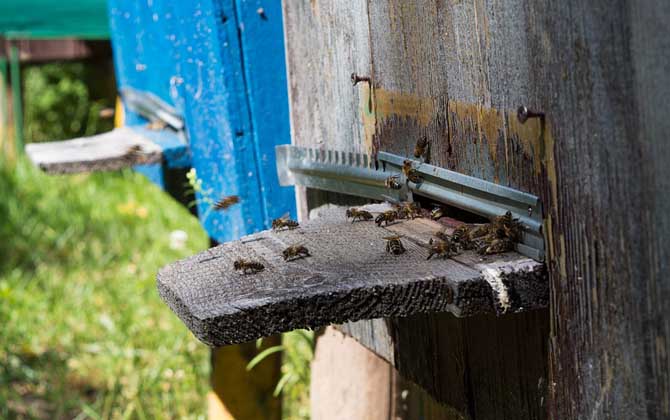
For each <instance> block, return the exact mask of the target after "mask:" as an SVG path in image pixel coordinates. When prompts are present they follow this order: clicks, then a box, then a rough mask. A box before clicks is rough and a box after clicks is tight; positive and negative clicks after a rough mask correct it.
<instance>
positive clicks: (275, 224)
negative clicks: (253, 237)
mask: <svg viewBox="0 0 670 420" xmlns="http://www.w3.org/2000/svg"><path fill="white" fill-rule="evenodd" d="M298 226H300V224H299V223H298V222H296V221H295V220H291V219H289V217H288V215H286V216H282V217H279V218H277V219H274V220H273V221H272V230H274V231H278V230H283V229H284V228H286V229H288V230H292V229H295V228H297V227H298Z"/></svg>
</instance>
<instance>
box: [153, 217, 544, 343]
mask: <svg viewBox="0 0 670 420" xmlns="http://www.w3.org/2000/svg"><path fill="white" fill-rule="evenodd" d="M377 207H380V209H382V207H383V206H377ZM384 208H385V207H384ZM371 210H372V209H371ZM426 224H432V225H433V226H432V229H427V228H425V225H426ZM399 226H404V228H403V230H404V231H403V233H402V234H401V235H402V237H403V238H404V241H403V242H404V246H405V248H406V249H407V252H405V253H404V254H401V255H392V254H389V253H387V252H385V245H386V241H385V240H384V239H383V238H384V237H386V236H389V235H391V234H393V233H394V231H393V230H392V229H391V228H392V226H390V227H389V228H388V229H386V228H380V227H377V226H376V225H375V224H374V223H373V222H359V223H351V222H349V221H348V220H346V219H345V218H344V213H343V211H342V210H341V209H334V210H327V211H325V214H324V216H322V217H320V218H318V219H316V220H314V221H310V222H308V223H306V224H304V225H303V226H301V227H300V228H298V229H295V230H292V231H283V232H271V231H265V232H261V233H258V234H255V235H250V236H247V237H244V238H242V239H241V240H240V241H236V242H230V243H226V244H223V245H221V246H218V247H216V248H212V249H210V250H208V251H205V252H203V253H201V254H198V255H195V256H193V257H190V258H187V259H185V260H182V261H178V262H176V263H173V264H171V265H169V266H167V267H165V268H163V269H162V270H161V271H160V272H159V274H158V289H159V292H160V294H161V297H162V298H163V299H164V300H165V301H166V302H167V303H168V305H169V306H170V307H171V308H172V310H173V311H175V312H176V313H177V315H178V316H179V317H180V318H181V319H182V320H183V321H184V322H185V323H186V325H187V326H188V327H189V328H190V329H191V331H193V333H194V334H195V335H196V336H197V337H198V338H199V339H200V340H202V341H203V342H205V343H207V344H210V345H213V346H219V345H225V344H234V343H240V342H246V341H250V340H253V339H256V338H259V337H264V336H268V335H271V334H274V333H277V332H283V331H289V330H292V329H295V328H305V327H309V328H315V327H319V326H323V325H327V324H330V323H341V322H345V321H349V320H359V319H372V318H379V317H388V316H399V317H403V316H408V315H411V314H414V313H426V312H445V311H449V312H452V313H454V314H456V315H457V316H472V315H476V314H480V313H495V314H503V313H514V312H519V311H525V310H529V309H533V308H538V307H544V306H546V304H547V296H548V289H547V288H546V280H545V277H544V266H543V264H540V263H537V262H535V261H533V260H529V259H528V258H525V257H522V256H520V255H518V254H516V253H513V252H510V253H507V254H502V255H497V256H489V257H487V259H486V260H482V259H481V258H480V257H479V256H475V255H472V254H471V253H463V254H462V255H460V256H458V257H455V258H454V259H437V258H433V259H431V260H426V257H427V255H428V250H427V249H426V248H425V246H426V244H427V242H428V239H429V236H430V234H431V233H432V232H434V231H435V230H437V229H438V228H439V227H440V226H439V225H438V224H437V223H434V222H428V221H422V220H420V219H416V220H413V221H404V222H400V223H397V224H396V225H395V228H394V229H396V230H397V229H399ZM413 226H414V227H413ZM293 244H302V245H304V246H306V247H307V248H308V249H309V251H310V253H311V256H310V257H308V258H304V259H301V260H296V261H290V262H286V261H284V260H283V258H282V257H281V255H282V254H281V253H282V251H283V250H284V249H285V248H286V247H288V246H289V245H293ZM237 258H247V259H252V260H255V261H259V262H261V263H262V264H263V265H264V266H265V270H264V271H262V272H260V273H257V274H254V275H245V274H241V273H238V272H235V270H234V269H233V262H234V261H235V260H236V259H237Z"/></svg>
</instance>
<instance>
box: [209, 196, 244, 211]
mask: <svg viewBox="0 0 670 420" xmlns="http://www.w3.org/2000/svg"><path fill="white" fill-rule="evenodd" d="M239 202H240V197H238V196H236V195H229V196H226V197H221V199H220V200H219V201H217V202H216V203H214V205H213V206H212V207H213V208H214V210H226V209H227V208H228V207H230V206H232V205H233V204H237V203H239Z"/></svg>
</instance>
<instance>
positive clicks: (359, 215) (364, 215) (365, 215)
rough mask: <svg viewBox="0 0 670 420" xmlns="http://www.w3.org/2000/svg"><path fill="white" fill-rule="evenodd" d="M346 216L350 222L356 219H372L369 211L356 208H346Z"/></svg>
mask: <svg viewBox="0 0 670 420" xmlns="http://www.w3.org/2000/svg"><path fill="white" fill-rule="evenodd" d="M346 216H347V219H349V218H351V223H354V222H355V221H356V220H372V217H373V216H372V213H370V212H369V211H366V210H359V209H356V208H350V209H347V212H346Z"/></svg>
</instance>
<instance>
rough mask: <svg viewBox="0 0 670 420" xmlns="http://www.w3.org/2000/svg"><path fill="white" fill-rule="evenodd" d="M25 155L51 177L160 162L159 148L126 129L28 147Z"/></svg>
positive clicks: (131, 130)
mask: <svg viewBox="0 0 670 420" xmlns="http://www.w3.org/2000/svg"><path fill="white" fill-rule="evenodd" d="M133 148H139V149H136V150H135V149H133ZM26 153H27V154H28V157H29V158H30V160H31V161H32V162H33V163H34V164H35V165H37V166H38V167H39V168H40V169H42V170H43V171H45V172H49V173H54V174H65V173H77V172H94V171H113V170H117V169H121V168H128V167H131V166H133V165H139V164H148V163H156V162H160V161H161V159H162V156H163V154H162V148H161V147H160V146H159V145H157V144H156V143H154V142H152V141H150V140H148V139H146V138H145V137H144V136H142V135H140V134H139V133H137V132H135V131H134V130H133V129H131V128H129V127H122V128H116V129H114V130H112V131H109V132H107V133H103V134H98V135H95V136H90V137H81V138H77V139H72V140H65V141H54V142H46V143H31V144H28V145H26Z"/></svg>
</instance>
